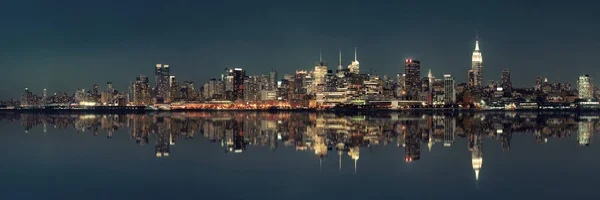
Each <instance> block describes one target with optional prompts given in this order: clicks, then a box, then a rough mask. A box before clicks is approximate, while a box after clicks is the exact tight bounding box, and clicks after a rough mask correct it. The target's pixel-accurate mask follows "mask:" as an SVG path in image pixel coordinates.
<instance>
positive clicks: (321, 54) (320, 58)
mask: <svg viewBox="0 0 600 200" xmlns="http://www.w3.org/2000/svg"><path fill="white" fill-rule="evenodd" d="M319 63H323V51H322V50H321V49H319Z"/></svg>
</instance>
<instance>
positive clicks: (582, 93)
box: [577, 74, 594, 99]
mask: <svg viewBox="0 0 600 200" xmlns="http://www.w3.org/2000/svg"><path fill="white" fill-rule="evenodd" d="M577 92H578V93H579V98H581V99H592V98H594V86H593V84H592V78H591V77H590V75H587V74H586V75H583V76H580V77H579V79H578V80H577Z"/></svg>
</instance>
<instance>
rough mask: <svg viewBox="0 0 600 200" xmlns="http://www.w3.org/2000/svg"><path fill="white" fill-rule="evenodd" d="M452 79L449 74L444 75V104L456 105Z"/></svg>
mask: <svg viewBox="0 0 600 200" xmlns="http://www.w3.org/2000/svg"><path fill="white" fill-rule="evenodd" d="M454 87H455V86H454V78H452V76H451V75H450V74H444V103H445V104H455V103H456V90H455V88H454Z"/></svg>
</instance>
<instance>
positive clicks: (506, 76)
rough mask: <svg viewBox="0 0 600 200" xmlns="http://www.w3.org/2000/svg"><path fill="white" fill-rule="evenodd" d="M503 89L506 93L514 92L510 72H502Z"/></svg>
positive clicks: (506, 70) (505, 70) (504, 70)
mask: <svg viewBox="0 0 600 200" xmlns="http://www.w3.org/2000/svg"><path fill="white" fill-rule="evenodd" d="M501 85H502V89H503V90H504V91H508V92H512V82H511V81H510V70H508V69H503V70H502V83H501Z"/></svg>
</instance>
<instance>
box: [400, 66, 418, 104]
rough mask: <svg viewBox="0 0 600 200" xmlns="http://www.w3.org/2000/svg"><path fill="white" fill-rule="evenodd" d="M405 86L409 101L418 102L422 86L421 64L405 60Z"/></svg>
mask: <svg viewBox="0 0 600 200" xmlns="http://www.w3.org/2000/svg"><path fill="white" fill-rule="evenodd" d="M404 74H406V77H405V78H404V86H405V91H406V95H407V99H408V100H417V98H418V95H419V91H420V86H421V62H420V61H418V60H413V59H406V60H404Z"/></svg>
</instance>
